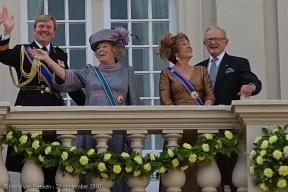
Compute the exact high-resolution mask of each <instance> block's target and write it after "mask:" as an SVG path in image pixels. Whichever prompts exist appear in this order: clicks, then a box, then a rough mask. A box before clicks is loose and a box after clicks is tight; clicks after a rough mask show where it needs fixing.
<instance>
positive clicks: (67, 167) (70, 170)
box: [65, 165, 73, 173]
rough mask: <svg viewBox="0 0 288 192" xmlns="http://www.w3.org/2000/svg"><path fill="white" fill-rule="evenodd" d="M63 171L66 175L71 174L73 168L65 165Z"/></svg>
mask: <svg viewBox="0 0 288 192" xmlns="http://www.w3.org/2000/svg"><path fill="white" fill-rule="evenodd" d="M65 170H66V171H67V172H68V173H72V171H73V167H72V166H70V165H66V167H65Z"/></svg>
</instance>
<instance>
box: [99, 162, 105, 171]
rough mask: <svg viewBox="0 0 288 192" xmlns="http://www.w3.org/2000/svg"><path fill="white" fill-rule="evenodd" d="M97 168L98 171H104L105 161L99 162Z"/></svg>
mask: <svg viewBox="0 0 288 192" xmlns="http://www.w3.org/2000/svg"><path fill="white" fill-rule="evenodd" d="M97 169H98V170H99V171H100V172H103V171H105V170H106V165H105V163H99V164H98V165H97Z"/></svg>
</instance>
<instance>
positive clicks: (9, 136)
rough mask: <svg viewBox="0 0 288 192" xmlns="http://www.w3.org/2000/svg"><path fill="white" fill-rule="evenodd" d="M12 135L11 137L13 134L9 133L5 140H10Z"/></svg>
mask: <svg viewBox="0 0 288 192" xmlns="http://www.w3.org/2000/svg"><path fill="white" fill-rule="evenodd" d="M12 135H13V132H12V131H10V132H9V133H7V135H6V139H7V140H9V139H12V137H13V136H12Z"/></svg>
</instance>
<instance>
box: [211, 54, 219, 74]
mask: <svg viewBox="0 0 288 192" xmlns="http://www.w3.org/2000/svg"><path fill="white" fill-rule="evenodd" d="M217 60H218V58H217V57H213V58H212V59H211V66H210V71H209V75H210V76H211V75H212V73H213V72H214V71H215V69H216V61H217Z"/></svg>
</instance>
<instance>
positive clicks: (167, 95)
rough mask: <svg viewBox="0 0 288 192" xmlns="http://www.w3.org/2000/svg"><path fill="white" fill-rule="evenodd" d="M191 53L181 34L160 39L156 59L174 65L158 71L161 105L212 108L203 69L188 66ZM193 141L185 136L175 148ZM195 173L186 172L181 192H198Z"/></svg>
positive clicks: (211, 91) (192, 136)
mask: <svg viewBox="0 0 288 192" xmlns="http://www.w3.org/2000/svg"><path fill="white" fill-rule="evenodd" d="M192 51H193V49H192V47H191V45H190V41H189V38H188V37H187V36H186V35H185V34H184V33H178V34H176V35H174V36H173V35H172V34H171V33H168V34H166V35H165V36H164V37H163V38H162V39H161V42H160V45H159V47H158V55H159V56H160V57H161V59H166V60H169V61H170V62H171V63H173V64H174V66H173V67H171V68H165V69H163V70H162V71H161V75H160V84H159V89H160V101H161V105H212V104H213V103H214V101H215V97H214V94H213V90H212V85H211V82H210V78H209V75H208V72H207V70H206V68H205V67H202V66H191V65H189V61H190V59H191V58H192V57H193V52H192ZM175 72H176V73H177V74H176V75H175ZM179 76H180V78H179ZM187 83H188V84H190V85H191V87H192V90H191V89H189V86H188V88H187ZM191 92H193V93H194V94H191ZM197 96H198V97H197ZM196 140H197V135H196V133H194V134H193V133H188V134H186V133H185V134H184V135H183V137H182V138H181V139H180V140H179V142H178V144H179V146H182V144H183V143H189V144H191V145H193V144H195V142H196ZM164 148H165V144H164ZM197 170H198V167H197V166H193V167H190V168H188V169H187V170H186V171H185V175H186V183H185V185H184V186H183V187H182V191H183V192H191V191H193V192H201V188H200V187H199V185H198V184H197ZM165 191H166V189H165V187H163V186H162V185H161V182H160V192H165Z"/></svg>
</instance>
